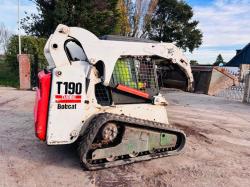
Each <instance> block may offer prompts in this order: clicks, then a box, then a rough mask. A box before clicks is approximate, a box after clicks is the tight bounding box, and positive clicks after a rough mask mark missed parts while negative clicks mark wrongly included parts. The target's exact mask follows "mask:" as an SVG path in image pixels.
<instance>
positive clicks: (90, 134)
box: [78, 113, 186, 170]
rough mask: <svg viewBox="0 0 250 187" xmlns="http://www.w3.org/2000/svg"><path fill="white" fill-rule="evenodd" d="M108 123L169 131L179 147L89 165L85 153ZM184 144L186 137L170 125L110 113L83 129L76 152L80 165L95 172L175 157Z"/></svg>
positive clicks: (102, 115)
mask: <svg viewBox="0 0 250 187" xmlns="http://www.w3.org/2000/svg"><path fill="white" fill-rule="evenodd" d="M109 121H117V122H123V123H128V124H130V125H132V126H134V127H138V128H142V129H151V130H157V131H159V130H163V131H169V132H170V133H174V134H177V135H178V137H179V138H180V143H179V146H178V147H177V148H176V149H175V150H172V151H166V152H160V153H151V154H147V155H142V156H138V157H135V158H126V159H123V160H115V161H112V162H103V163H97V164H90V163H89V162H88V161H87V159H86V157H87V153H88V151H89V150H90V148H91V145H92V143H93V141H94V139H95V137H96V135H97V133H98V131H99V129H100V128H101V127H102V126H103V125H104V124H106V123H107V122H109ZM185 142H186V135H185V133H184V132H183V131H181V130H178V129H176V128H174V127H172V126H170V125H167V124H163V123H157V122H153V121H148V120H143V119H137V118H131V117H128V116H124V115H116V114H110V113H101V114H98V115H96V116H95V117H94V118H93V119H92V120H91V122H90V123H89V124H88V126H87V128H86V129H85V131H84V133H83V135H82V137H81V139H80V143H79V147H78V152H79V155H80V160H81V164H82V166H83V167H84V168H86V169H88V170H96V169H103V168H109V167H114V166H119V165H124V164H130V163H134V162H139V161H144V160H150V159H155V158H161V157H166V156H172V155H177V154H179V153H180V152H181V150H182V149H183V147H184V145H185Z"/></svg>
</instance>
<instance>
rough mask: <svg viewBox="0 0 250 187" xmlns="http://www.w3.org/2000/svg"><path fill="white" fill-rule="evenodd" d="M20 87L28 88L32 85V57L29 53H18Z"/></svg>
mask: <svg viewBox="0 0 250 187" xmlns="http://www.w3.org/2000/svg"><path fill="white" fill-rule="evenodd" d="M18 62H19V80H20V89H23V90H27V89H30V88H31V85H30V58H29V55H27V54H22V55H18Z"/></svg>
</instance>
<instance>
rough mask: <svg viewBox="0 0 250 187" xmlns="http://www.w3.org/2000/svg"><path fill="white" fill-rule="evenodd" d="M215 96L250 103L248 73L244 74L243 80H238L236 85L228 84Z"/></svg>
mask: <svg viewBox="0 0 250 187" xmlns="http://www.w3.org/2000/svg"><path fill="white" fill-rule="evenodd" d="M215 96H217V97H224V98H226V99H228V100H235V101H241V102H248V103H250V73H249V74H248V75H246V76H245V79H244V82H239V83H238V84H237V85H233V86H230V87H228V88H226V89H224V90H222V91H220V92H219V93H217V94H216V95H215Z"/></svg>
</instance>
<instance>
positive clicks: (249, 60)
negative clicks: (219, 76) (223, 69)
mask: <svg viewBox="0 0 250 187" xmlns="http://www.w3.org/2000/svg"><path fill="white" fill-rule="evenodd" d="M241 64H250V43H249V44H247V45H246V46H245V47H244V48H243V49H242V50H239V51H238V53H237V54H236V55H235V56H234V57H233V58H232V59H231V60H230V61H229V62H228V63H227V64H226V66H234V67H239V66H240V65H241Z"/></svg>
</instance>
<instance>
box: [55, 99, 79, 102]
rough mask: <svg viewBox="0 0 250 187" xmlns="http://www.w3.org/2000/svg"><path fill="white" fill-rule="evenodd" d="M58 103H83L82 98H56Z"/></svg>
mask: <svg viewBox="0 0 250 187" xmlns="http://www.w3.org/2000/svg"><path fill="white" fill-rule="evenodd" d="M56 102H57V103H81V100H73V99H71V100H67V99H62V100H56Z"/></svg>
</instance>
